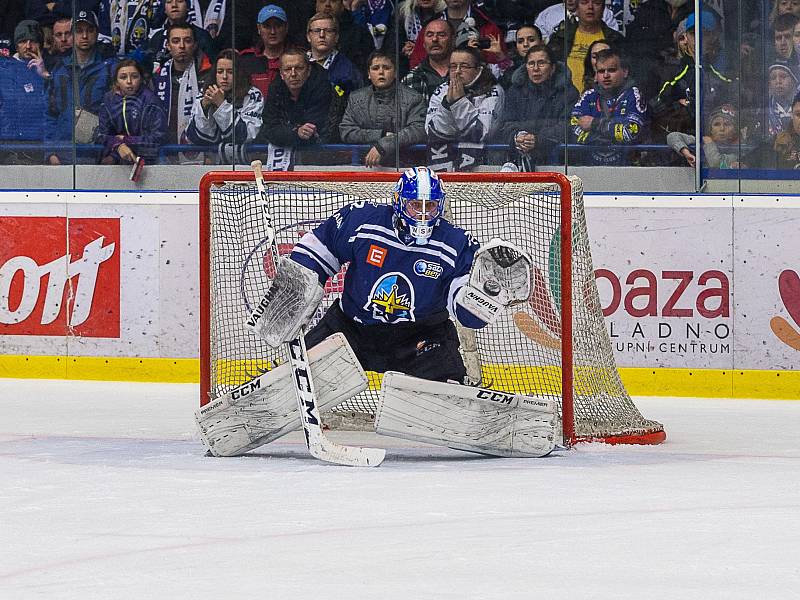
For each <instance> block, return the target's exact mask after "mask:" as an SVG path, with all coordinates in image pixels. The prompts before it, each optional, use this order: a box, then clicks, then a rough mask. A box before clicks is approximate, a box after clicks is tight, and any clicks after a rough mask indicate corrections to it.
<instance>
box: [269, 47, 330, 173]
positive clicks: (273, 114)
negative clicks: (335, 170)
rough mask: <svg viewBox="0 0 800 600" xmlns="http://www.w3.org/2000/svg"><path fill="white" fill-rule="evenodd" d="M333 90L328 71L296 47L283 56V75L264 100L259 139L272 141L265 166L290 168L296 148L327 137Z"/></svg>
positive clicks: (308, 146)
mask: <svg viewBox="0 0 800 600" xmlns="http://www.w3.org/2000/svg"><path fill="white" fill-rule="evenodd" d="M332 97H333V92H332V90H331V84H330V82H329V81H328V76H327V73H326V72H325V70H324V69H323V68H321V67H320V66H319V65H315V64H311V63H310V62H309V60H308V57H307V56H306V55H305V53H304V52H302V51H300V50H296V49H293V48H290V49H288V50H287V51H286V52H284V53H283V56H281V76H280V78H279V79H275V81H273V82H272V85H271V86H270V89H269V95H268V96H267V101H266V103H265V104H264V113H263V114H264V117H263V119H264V125H263V126H262V128H261V133H260V134H259V139H260V140H262V141H265V142H268V143H269V150H268V156H267V164H266V168H268V169H270V170H275V171H286V170H291V168H292V165H293V154H294V150H297V149H306V148H311V147H313V146H316V145H318V144H320V143H321V142H323V141H327V136H328V127H329V113H330V110H331V100H332Z"/></svg>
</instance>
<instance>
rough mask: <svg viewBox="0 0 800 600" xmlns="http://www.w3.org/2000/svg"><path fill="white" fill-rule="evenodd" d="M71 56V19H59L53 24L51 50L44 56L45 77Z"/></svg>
mask: <svg viewBox="0 0 800 600" xmlns="http://www.w3.org/2000/svg"><path fill="white" fill-rule="evenodd" d="M70 54H72V19H71V18H70V17H59V18H58V19H56V22H55V23H53V48H52V49H51V50H50V52H47V53H45V55H44V69H45V71H46V74H45V77H48V78H49V77H50V74H51V73H52V72H53V71H55V70H56V68H57V67H58V65H60V64H61V61H63V60H64V59H65V58H66V57H67V56H69V55H70Z"/></svg>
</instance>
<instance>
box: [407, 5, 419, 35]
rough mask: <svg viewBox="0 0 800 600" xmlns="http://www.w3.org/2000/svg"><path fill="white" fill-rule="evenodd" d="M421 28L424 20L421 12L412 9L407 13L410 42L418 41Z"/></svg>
mask: <svg viewBox="0 0 800 600" xmlns="http://www.w3.org/2000/svg"><path fill="white" fill-rule="evenodd" d="M421 30H422V20H421V19H420V18H419V13H418V12H417V11H416V10H412V11H411V12H410V13H408V15H406V39H408V41H410V42H416V41H417V37H418V36H419V32H420V31H421Z"/></svg>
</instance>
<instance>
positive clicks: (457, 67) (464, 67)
mask: <svg viewBox="0 0 800 600" xmlns="http://www.w3.org/2000/svg"><path fill="white" fill-rule="evenodd" d="M477 68H478V65H468V64H465V63H450V70H451V71H468V70H470V69H477Z"/></svg>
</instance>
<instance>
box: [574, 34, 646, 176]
mask: <svg viewBox="0 0 800 600" xmlns="http://www.w3.org/2000/svg"><path fill="white" fill-rule="evenodd" d="M628 74H629V67H628V64H627V63H626V62H625V61H624V60H623V58H622V57H621V56H620V53H619V51H618V50H616V49H613V48H612V49H610V50H603V51H602V52H600V53H599V54H598V55H597V77H596V84H597V85H596V86H595V88H594V89H593V90H588V91H586V92H584V94H583V96H581V98H580V100H578V103H577V104H576V105H575V108H573V109H572V114H571V118H570V125H571V126H572V134H573V139H574V140H575V141H576V142H577V143H578V144H586V145H593V146H597V147H596V148H593V149H592V150H591V151H590V152H589V156H590V161H589V162H590V164H594V165H623V164H630V162H631V161H630V159H629V154H630V153H629V152H624V151H621V150H618V149H614V147H619V146H632V145H636V144H639V143H641V142H642V141H644V140H646V139H647V130H648V125H649V118H648V114H647V105H646V104H645V102H644V99H643V98H642V95H641V93H640V92H639V89H638V88H637V87H635V86H634V85H633V84H632V82H631V81H630V80H629V79H628Z"/></svg>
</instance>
